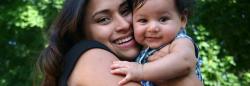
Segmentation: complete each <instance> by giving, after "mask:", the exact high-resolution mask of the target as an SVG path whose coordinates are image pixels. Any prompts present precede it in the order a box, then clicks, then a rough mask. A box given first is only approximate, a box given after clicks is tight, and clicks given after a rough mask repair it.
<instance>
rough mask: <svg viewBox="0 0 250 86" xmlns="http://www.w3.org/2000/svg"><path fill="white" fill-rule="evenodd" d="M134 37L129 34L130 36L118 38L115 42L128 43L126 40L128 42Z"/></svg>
mask: <svg viewBox="0 0 250 86" xmlns="http://www.w3.org/2000/svg"><path fill="white" fill-rule="evenodd" d="M132 39H133V37H132V36H129V37H126V38H124V39H119V40H116V41H115V43H116V44H123V43H126V42H128V41H130V40H132Z"/></svg>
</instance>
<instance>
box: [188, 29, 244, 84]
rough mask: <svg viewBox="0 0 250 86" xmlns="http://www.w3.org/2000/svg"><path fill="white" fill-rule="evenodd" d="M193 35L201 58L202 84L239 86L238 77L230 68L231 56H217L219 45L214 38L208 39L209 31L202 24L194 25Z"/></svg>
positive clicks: (232, 61)
mask: <svg viewBox="0 0 250 86" xmlns="http://www.w3.org/2000/svg"><path fill="white" fill-rule="evenodd" d="M193 28H196V29H194V37H195V38H196V39H197V43H198V47H199V48H200V52H199V53H200V54H199V55H200V56H201V58H202V60H203V65H202V73H203V79H204V84H205V85H207V86H240V81H239V78H238V77H237V76H236V75H235V74H234V73H232V72H230V71H229V69H230V68H232V67H235V66H236V63H235V62H234V60H233V59H234V58H233V56H230V55H225V56H223V57H219V54H220V53H222V52H221V49H222V48H221V47H220V46H219V44H218V43H217V40H216V39H213V38H212V39H208V38H209V36H210V33H209V32H207V31H206V29H205V27H203V26H202V25H199V26H195V25H193Z"/></svg>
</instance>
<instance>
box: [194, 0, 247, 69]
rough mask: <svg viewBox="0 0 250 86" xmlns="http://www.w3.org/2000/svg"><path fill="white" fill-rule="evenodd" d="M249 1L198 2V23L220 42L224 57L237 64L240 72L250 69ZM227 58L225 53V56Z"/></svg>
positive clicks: (206, 0) (207, 0)
mask: <svg viewBox="0 0 250 86" xmlns="http://www.w3.org/2000/svg"><path fill="white" fill-rule="evenodd" d="M249 4H250V3H249V0H198V2H197V6H198V7H197V8H198V10H197V11H196V14H195V16H196V18H197V19H195V23H196V24H202V25H203V26H204V27H206V28H207V31H209V32H210V33H211V36H212V37H213V38H216V39H218V42H219V44H220V46H221V47H223V48H224V49H225V50H222V52H223V53H224V54H230V55H232V56H233V57H234V58H235V61H236V63H237V66H236V67H237V69H235V71H236V70H239V69H240V70H241V71H245V70H249V68H250V67H249V65H248V61H250V58H249V56H250V50H248V49H249V48H250V39H249V38H250V34H249V33H248V29H249V28H250V25H249V22H250V10H249V9H250V5H249ZM222 56H223V54H222Z"/></svg>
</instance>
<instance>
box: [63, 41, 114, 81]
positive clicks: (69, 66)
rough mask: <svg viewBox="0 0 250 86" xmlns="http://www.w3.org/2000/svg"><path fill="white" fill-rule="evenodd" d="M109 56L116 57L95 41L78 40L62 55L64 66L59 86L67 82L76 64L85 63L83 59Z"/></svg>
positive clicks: (89, 59)
mask: <svg viewBox="0 0 250 86" xmlns="http://www.w3.org/2000/svg"><path fill="white" fill-rule="evenodd" d="M98 55H100V56H98ZM105 55H107V56H105ZM111 56H112V57H113V58H116V57H115V56H114V55H113V54H112V53H111V51H110V50H109V49H108V48H107V47H106V46H105V45H103V44H101V43H99V42H97V41H92V40H82V41H80V42H78V43H77V44H75V45H74V46H73V47H72V48H71V49H70V50H69V51H68V52H67V54H66V55H65V56H64V59H63V61H64V66H63V70H62V73H61V75H60V82H59V84H61V85H60V86H62V85H64V84H66V83H67V81H68V80H69V77H70V76H71V74H72V72H73V71H74V70H75V69H76V66H77V65H78V64H81V63H82V62H84V63H86V62H85V61H87V62H91V61H95V60H97V59H98V58H99V59H102V58H103V57H108V58H111ZM116 59H117V58H116Z"/></svg>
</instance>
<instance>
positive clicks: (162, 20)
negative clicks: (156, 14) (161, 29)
mask: <svg viewBox="0 0 250 86" xmlns="http://www.w3.org/2000/svg"><path fill="white" fill-rule="evenodd" d="M167 20H169V18H168V17H166V16H163V17H161V18H160V19H159V21H160V22H161V23H165V22H167Z"/></svg>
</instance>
